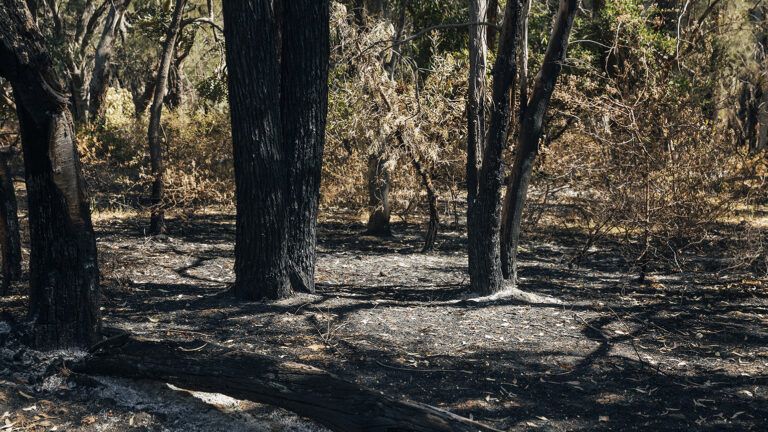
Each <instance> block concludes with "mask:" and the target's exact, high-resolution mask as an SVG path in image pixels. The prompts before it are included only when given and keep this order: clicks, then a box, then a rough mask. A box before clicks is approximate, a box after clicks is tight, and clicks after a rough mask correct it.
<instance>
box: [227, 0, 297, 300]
mask: <svg viewBox="0 0 768 432" xmlns="http://www.w3.org/2000/svg"><path fill="white" fill-rule="evenodd" d="M277 18H278V17H277V16H276V15H275V11H274V10H273V9H272V2H271V1H269V0H247V1H246V0H225V1H224V37H225V40H226V52H227V66H228V70H229V73H228V77H229V103H230V112H231V116H232V146H233V151H234V164H235V196H236V199H237V218H236V234H235V285H234V294H235V295H236V296H237V297H239V298H241V299H247V300H259V299H263V298H273V299H274V298H283V297H288V296H290V295H291V292H292V290H291V283H290V280H289V276H288V260H287V255H288V224H287V222H288V217H287V216H288V212H287V206H286V201H287V199H286V198H287V196H288V167H287V163H286V162H287V161H286V159H287V158H286V152H285V148H284V146H283V142H282V134H281V121H280V65H279V63H278V57H277V56H278V46H277V43H278V34H277V28H278V23H277Z"/></svg>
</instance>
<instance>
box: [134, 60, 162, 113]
mask: <svg viewBox="0 0 768 432" xmlns="http://www.w3.org/2000/svg"><path fill="white" fill-rule="evenodd" d="M156 77H157V72H156V71H149V72H147V74H146V78H145V80H144V81H143V82H142V81H140V80H135V79H131V83H130V88H131V100H132V101H133V110H134V111H133V113H134V115H135V116H136V118H139V117H141V115H142V114H144V111H145V110H146V109H147V105H149V102H150V101H151V100H152V95H153V94H154V93H155V84H156V82H155V78H156Z"/></svg>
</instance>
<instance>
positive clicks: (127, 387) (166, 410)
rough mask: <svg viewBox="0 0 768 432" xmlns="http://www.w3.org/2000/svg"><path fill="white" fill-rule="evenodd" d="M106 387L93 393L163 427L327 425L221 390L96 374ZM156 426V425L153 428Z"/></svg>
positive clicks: (171, 431)
mask: <svg viewBox="0 0 768 432" xmlns="http://www.w3.org/2000/svg"><path fill="white" fill-rule="evenodd" d="M94 378H95V379H96V380H97V381H98V382H99V383H101V384H102V385H103V387H101V388H99V389H97V390H96V392H95V394H94V396H96V397H98V398H100V399H110V400H112V401H114V402H115V404H117V405H118V406H120V407H122V408H126V409H127V410H129V411H136V412H137V413H138V414H141V413H144V422H145V423H146V422H147V419H146V414H147V413H149V414H152V416H151V417H152V418H153V419H152V420H150V422H151V423H155V424H154V425H153V426H154V427H158V426H162V427H161V429H159V430H162V431H168V432H182V431H183V432H186V431H192V430H205V431H210V432H260V431H264V432H271V431H292V432H322V431H326V429H324V428H322V427H320V426H317V425H316V424H314V423H311V422H310V421H308V420H304V419H302V418H300V417H298V416H296V415H295V414H293V413H290V412H288V411H285V410H281V409H276V408H275V409H273V408H271V407H263V409H258V410H252V409H250V408H252V407H253V406H255V405H258V404H253V403H251V402H248V401H240V400H238V399H234V398H231V397H229V396H226V395H223V394H219V393H205V392H188V391H186V390H183V389H180V388H178V387H175V386H172V385H168V384H162V383H158V382H153V381H134V380H128V379H122V378H110V377H94ZM125 429H126V428H125V425H123V426H119V427H117V426H116V427H113V428H107V429H103V430H104V431H105V432H110V431H122V430H125ZM152 430H155V429H152Z"/></svg>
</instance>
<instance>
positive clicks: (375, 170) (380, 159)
mask: <svg viewBox="0 0 768 432" xmlns="http://www.w3.org/2000/svg"><path fill="white" fill-rule="evenodd" d="M366 177H367V178H368V212H369V216H368V224H367V226H366V230H365V233H366V234H368V235H372V236H377V237H390V236H391V235H392V226H391V225H390V216H391V215H392V209H391V207H390V205H389V182H390V179H389V169H387V165H386V160H385V156H384V155H383V154H381V153H378V154H372V155H369V156H368V172H367V174H366Z"/></svg>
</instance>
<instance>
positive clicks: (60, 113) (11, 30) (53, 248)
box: [0, 0, 100, 348]
mask: <svg viewBox="0 0 768 432" xmlns="http://www.w3.org/2000/svg"><path fill="white" fill-rule="evenodd" d="M0 5H2V7H0V75H2V76H3V77H5V78H6V79H7V80H8V81H9V82H10V83H11V85H12V87H13V93H14V98H15V101H16V111H17V114H18V117H19V129H20V133H21V142H22V147H23V151H24V164H25V169H26V184H27V197H28V198H27V199H28V203H29V227H30V246H31V255H30V291H29V317H30V319H31V322H32V330H33V331H32V338H33V340H32V343H34V344H35V345H37V346H39V347H42V348H62V347H72V346H88V345H90V344H92V343H93V342H95V341H96V339H97V336H98V333H99V330H100V329H99V327H100V317H99V281H98V265H97V259H96V241H95V237H94V234H93V227H92V225H91V215H90V210H89V207H88V197H87V194H86V192H85V187H84V182H83V179H82V176H81V171H80V163H79V158H78V154H77V147H76V145H75V134H74V126H73V122H72V117H71V114H70V111H69V107H68V99H69V98H68V95H67V94H66V93H64V92H63V91H62V90H61V85H60V81H59V80H58V78H57V77H56V74H55V71H54V68H53V66H52V62H51V57H50V56H49V55H48V53H47V52H46V50H45V48H44V45H43V37H42V35H41V34H40V31H39V29H38V28H37V26H36V25H35V24H34V22H33V20H32V16H31V15H30V13H29V10H28V9H27V5H26V3H25V2H24V1H23V0H2V1H1V2H0Z"/></svg>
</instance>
